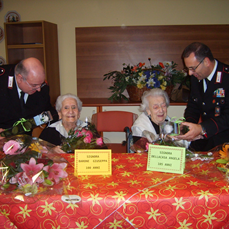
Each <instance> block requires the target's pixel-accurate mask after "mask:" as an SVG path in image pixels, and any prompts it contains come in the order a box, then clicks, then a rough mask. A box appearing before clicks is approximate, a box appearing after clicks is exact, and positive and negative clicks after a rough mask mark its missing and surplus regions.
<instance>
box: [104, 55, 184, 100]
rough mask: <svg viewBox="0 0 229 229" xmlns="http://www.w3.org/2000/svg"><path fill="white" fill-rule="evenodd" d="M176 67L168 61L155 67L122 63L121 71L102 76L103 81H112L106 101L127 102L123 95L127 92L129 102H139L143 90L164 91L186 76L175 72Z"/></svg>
mask: <svg viewBox="0 0 229 229" xmlns="http://www.w3.org/2000/svg"><path fill="white" fill-rule="evenodd" d="M149 62H150V58H149ZM176 66H177V64H176V63H174V62H168V61H165V62H159V64H156V65H152V64H151V63H150V65H149V66H148V67H147V66H145V63H141V62H140V63H138V64H137V65H134V66H132V65H130V64H128V65H127V64H125V63H124V64H123V69H122V70H121V71H112V72H109V73H106V74H105V75H104V79H103V80H110V79H111V80H112V81H113V85H112V86H110V87H109V88H108V89H110V90H111V91H112V93H113V94H112V95H111V97H110V98H108V99H109V100H111V101H112V102H113V101H120V100H122V99H124V100H129V99H128V98H127V97H126V96H125V95H124V94H123V93H124V91H125V90H127V92H128V94H129V96H130V100H131V101H140V99H141V95H142V93H143V92H144V91H145V90H150V89H152V88H161V89H162V90H166V89H168V88H169V87H171V86H173V85H175V84H176V83H182V82H183V80H184V79H185V77H186V75H187V74H186V73H185V72H183V71H178V70H176Z"/></svg>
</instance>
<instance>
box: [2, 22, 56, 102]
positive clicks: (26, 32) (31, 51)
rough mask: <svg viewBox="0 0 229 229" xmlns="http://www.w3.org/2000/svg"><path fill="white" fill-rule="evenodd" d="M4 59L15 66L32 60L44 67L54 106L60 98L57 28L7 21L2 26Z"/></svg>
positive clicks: (43, 24) (36, 23) (44, 23)
mask: <svg viewBox="0 0 229 229" xmlns="http://www.w3.org/2000/svg"><path fill="white" fill-rule="evenodd" d="M4 27H5V44H6V60H7V63H8V64H16V63H18V62H19V61H20V60H22V59H24V58H28V57H35V58H37V59H39V60H40V61H41V63H42V64H43V65H44V68H45V73H46V79H47V81H48V84H49V86H50V99H51V103H52V104H54V103H55V101H56V98H57V97H58V96H59V95H60V77H59V54H58V36H57V25H56V24H53V23H50V22H47V21H27V22H9V23H5V24H4Z"/></svg>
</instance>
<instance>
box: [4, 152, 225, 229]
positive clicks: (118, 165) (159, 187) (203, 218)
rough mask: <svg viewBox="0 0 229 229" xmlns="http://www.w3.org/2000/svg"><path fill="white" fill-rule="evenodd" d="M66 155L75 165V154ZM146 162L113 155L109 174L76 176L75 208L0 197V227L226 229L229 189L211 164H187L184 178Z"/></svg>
mask: <svg viewBox="0 0 229 229" xmlns="http://www.w3.org/2000/svg"><path fill="white" fill-rule="evenodd" d="M64 157H65V158H67V159H68V160H69V162H70V163H72V164H73V155H64ZM146 164H147V154H121V153H120V154H113V155H112V171H113V173H112V176H79V179H78V181H79V189H80V191H81V193H80V195H81V198H82V201H81V202H80V203H76V204H71V203H65V202H63V201H62V200H61V195H53V196H52V195H49V196H45V195H37V196H36V197H35V198H28V199H26V201H22V200H20V198H18V197H17V198H15V197H16V196H17V195H16V194H15V195H14V194H11V195H5V194H1V196H0V213H1V214H0V228H23V229H25V228H53V229H54V228H55V229H57V228H58V229H60V228H80V229H86V228H89V229H90V228H114V229H118V228H146V229H148V228H160V229H162V228H166V229H168V228H170V229H175V228H204V229H206V228H224V229H225V228H229V223H228V222H229V215H228V214H229V186H228V183H227V182H226V180H225V179H224V176H223V175H222V174H221V173H220V172H219V171H218V170H217V169H216V165H215V164H214V163H213V162H203V161H194V162H193V161H190V162H186V169H185V173H184V174H183V175H179V174H171V173H162V172H153V171H146ZM68 171H69V172H70V171H71V172H72V173H73V168H69V169H68ZM66 189H67V191H68V192H69V194H74V193H77V190H78V189H77V187H74V186H71V185H68V186H67V187H66Z"/></svg>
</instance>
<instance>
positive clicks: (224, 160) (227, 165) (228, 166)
mask: <svg viewBox="0 0 229 229" xmlns="http://www.w3.org/2000/svg"><path fill="white" fill-rule="evenodd" d="M219 157H220V158H219V159H217V160H216V163H218V167H217V168H218V169H219V170H220V171H222V172H225V173H226V174H227V176H228V175H229V143H224V144H223V145H222V148H221V149H220V150H219Z"/></svg>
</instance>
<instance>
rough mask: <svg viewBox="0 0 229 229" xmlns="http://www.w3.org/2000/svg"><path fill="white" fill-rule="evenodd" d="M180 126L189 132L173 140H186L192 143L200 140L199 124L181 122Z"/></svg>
mask: <svg viewBox="0 0 229 229" xmlns="http://www.w3.org/2000/svg"><path fill="white" fill-rule="evenodd" d="M181 125H185V126H187V127H188V128H189V131H188V132H187V133H186V134H184V135H177V136H176V137H175V138H174V139H175V140H187V141H194V140H197V139H200V133H201V132H202V127H201V125H200V124H195V123H191V122H183V123H182V124H181Z"/></svg>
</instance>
